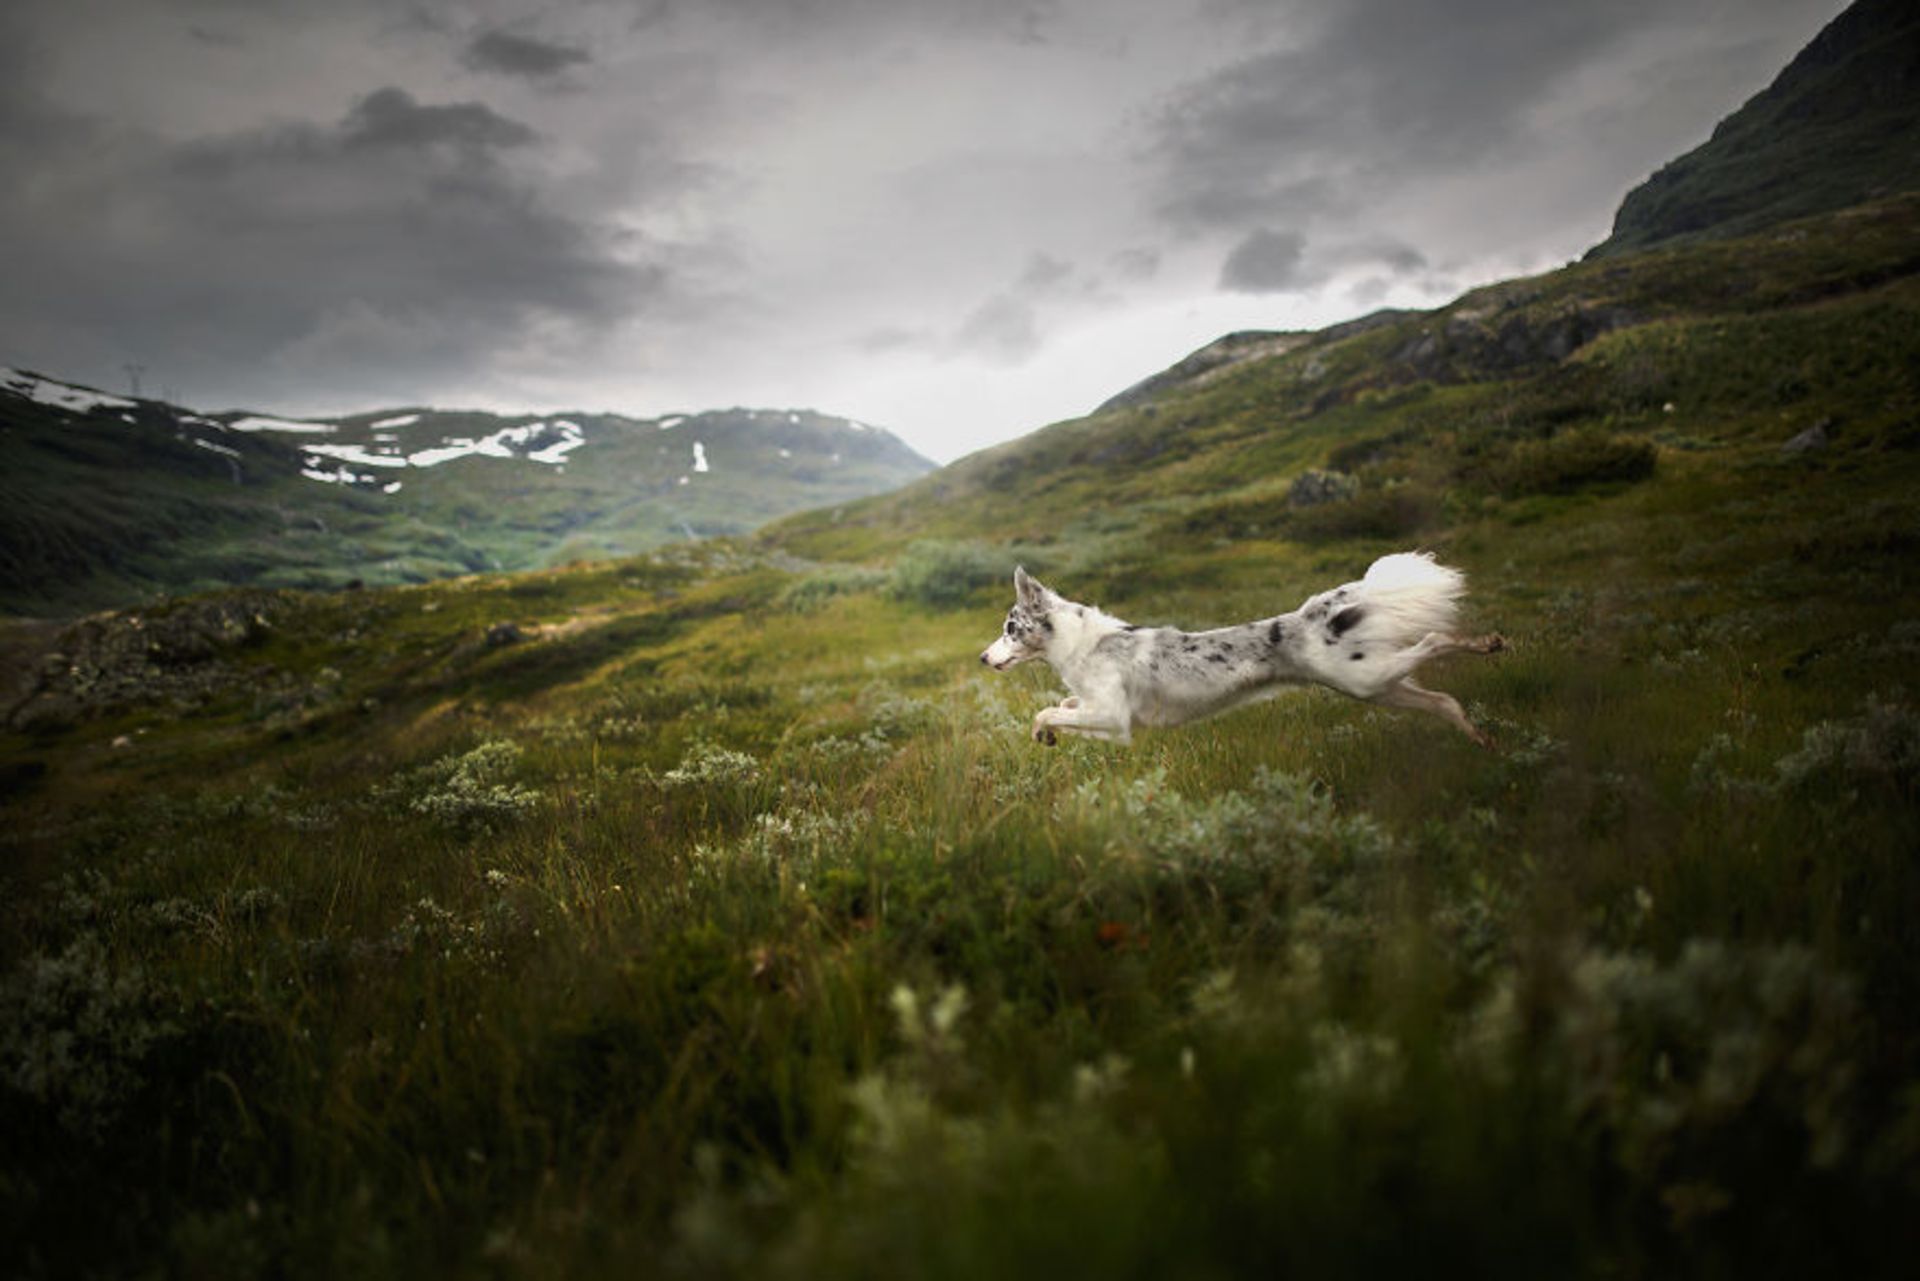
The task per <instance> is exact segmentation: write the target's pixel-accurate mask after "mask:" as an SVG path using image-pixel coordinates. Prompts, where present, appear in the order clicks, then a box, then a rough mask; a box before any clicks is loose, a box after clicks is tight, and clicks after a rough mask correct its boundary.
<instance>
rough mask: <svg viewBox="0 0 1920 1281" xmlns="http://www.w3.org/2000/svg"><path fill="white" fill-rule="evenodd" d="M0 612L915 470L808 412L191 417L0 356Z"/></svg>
mask: <svg viewBox="0 0 1920 1281" xmlns="http://www.w3.org/2000/svg"><path fill="white" fill-rule="evenodd" d="M0 468H3V469H4V470H3V472H0V612H5V613H16V614H19V613H37V612H44V613H61V612H70V611H71V610H73V609H84V608H91V607H95V606H99V605H106V604H125V603H131V602H132V601H136V600H138V599H140V598H141V597H142V596H143V595H147V594H151V593H152V592H155V591H161V592H178V591H187V590H200V589H204V588H209V587H218V586H240V585H262V586H292V587H326V586H339V585H344V584H347V583H350V582H354V581H359V582H363V583H367V584H377V583H400V582H419V581H426V580H428V579H433V578H440V577H445V576H447V575H450V574H462V573H472V572H477V571H490V570H508V569H532V568H539V567H542V566H545V565H551V564H556V563H561V562H565V561H569V560H580V559H596V558H600V557H606V556H619V555H630V554H633V553H635V552H640V551H645V550H647V549H649V548H652V547H656V546H659V545H661V544H662V543H665V542H668V541H671V540H673V539H678V538H688V537H705V536H712V535H719V534H733V533H742V532H745V531H747V530H750V529H753V528H755V527H757V526H758V525H760V524H762V523H764V522H765V521H767V520H769V519H772V518H774V517H776V516H779V515H784V514H786V513H789V512H793V511H797V510H801V509H803V508H808V507H816V506H821V505H825V504H832V503H837V502H843V501H846V500H849V499H852V498H857V497H861V496H864V495H868V494H873V493H877V492H881V491H883V490H887V489H891V488H894V487H895V486H898V485H900V484H903V483H905V482H907V481H909V480H912V479H914V478H916V477H918V476H921V475H923V474H925V473H926V472H928V471H931V470H932V469H933V464H932V463H931V462H929V461H928V460H927V459H925V458H923V457H921V456H920V455H919V454H918V453H916V452H914V451H913V450H912V449H911V448H910V447H909V446H907V445H906V444H905V443H904V442H903V441H901V440H900V439H899V438H898V437H896V436H894V435H893V434H892V433H891V432H889V431H886V430H885V429H883V428H878V427H873V426H870V425H868V424H865V423H860V422H856V421H853V420H851V419H846V418H839V417H835V416H832V415H828V414H821V413H816V412H814V411H812V410H787V409H780V410H769V409H726V410H711V411H706V412H701V413H690V414H672V415H667V416H664V417H660V418H646V419H642V418H633V417H629V416H626V415H621V414H609V413H578V412H568V413H560V414H545V415H534V414H493V413H486V412H481V411H473V410H440V409H433V408H429V407H424V406H416V407H406V408H395V409H387V410H379V411H375V412H370V413H361V414H352V415H347V416H343V417H337V418H331V419H324V420H323V419H301V418H290V417H281V416H276V415H271V414H266V413H260V412H255V411H242V410H234V411H226V412H219V413H203V412H199V411H194V410H189V409H185V408H182V407H180V406H176V405H171V404H168V403H166V402H164V401H158V400H151V399H143V398H135V397H127V396H116V395H111V394H108V393H105V392H101V391H98V390H95V389H92V388H87V387H81V386H78V385H76V384H72V383H67V382H63V381H61V380H58V379H55V378H50V377H47V376H44V375H41V374H36V373H30V372H26V371H21V370H16V369H11V368H0Z"/></svg>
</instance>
